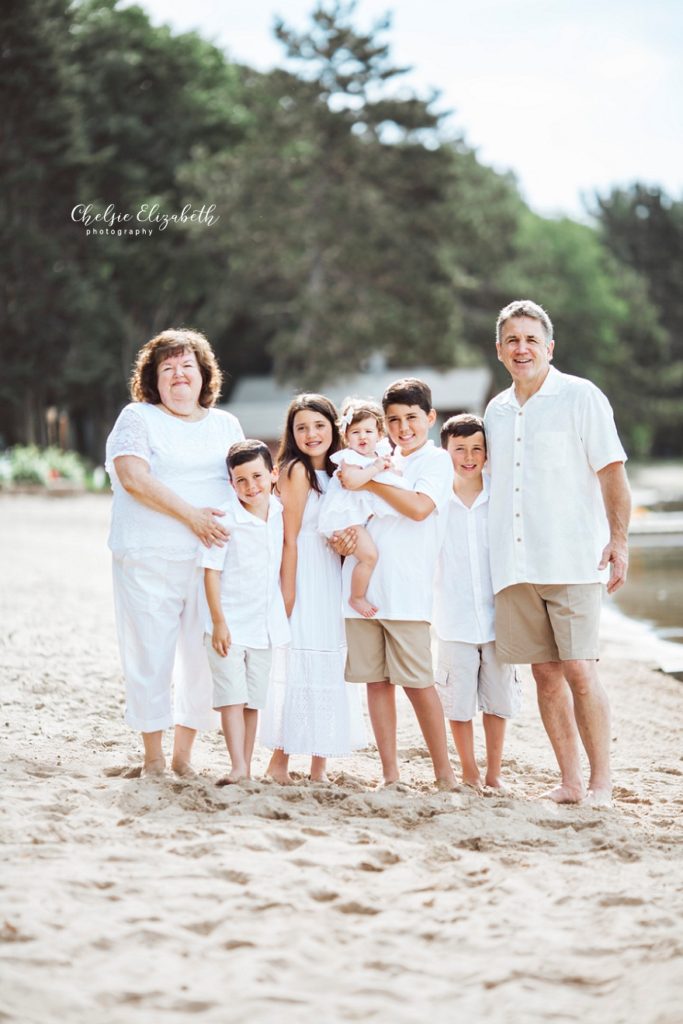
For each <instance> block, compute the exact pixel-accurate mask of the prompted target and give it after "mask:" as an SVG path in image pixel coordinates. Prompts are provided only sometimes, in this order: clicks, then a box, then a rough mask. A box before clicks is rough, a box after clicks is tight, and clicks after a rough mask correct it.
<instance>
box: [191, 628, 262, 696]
mask: <svg viewBox="0 0 683 1024" xmlns="http://www.w3.org/2000/svg"><path fill="white" fill-rule="evenodd" d="M204 646H205V648H206V653H207V656H208V659H209V668H210V669H211V675H212V676H213V707H214V710H218V709H219V708H225V707H229V706H231V705H232V704H246V706H247V707H248V708H252V709H253V710H255V711H262V710H263V708H264V707H265V706H266V694H267V693H268V680H269V679H270V664H271V661H272V657H273V654H272V651H271V650H270V649H269V648H265V649H261V648H256V647H240V645H239V644H231V645H230V647H229V649H228V653H227V655H226V656H225V657H222V655H220V654H219V653H218V651H215V650H214V649H213V647H212V646H211V635H210V634H209V633H205V634H204Z"/></svg>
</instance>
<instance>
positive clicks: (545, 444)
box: [533, 430, 569, 473]
mask: <svg viewBox="0 0 683 1024" xmlns="http://www.w3.org/2000/svg"><path fill="white" fill-rule="evenodd" d="M568 447H569V436H568V434H567V431H566V430H544V431H543V433H539V434H536V436H535V437H534V448H533V451H534V457H533V463H534V469H537V470H538V471H539V472H542V473H551V472H553V471H555V470H558V469H564V468H565V467H566V465H567V453H568Z"/></svg>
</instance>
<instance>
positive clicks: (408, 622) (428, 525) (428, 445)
mask: <svg viewBox="0 0 683 1024" xmlns="http://www.w3.org/2000/svg"><path fill="white" fill-rule="evenodd" d="M382 406H383V409H384V418H385V422H386V427H387V433H388V435H389V438H390V440H391V441H392V442H393V444H394V445H396V451H395V453H394V462H395V466H396V469H397V470H399V471H400V472H401V473H402V475H403V479H404V480H405V481H406V482H407V483H408V484H410V490H402V489H400V488H398V487H391V486H389V485H387V484H381V483H378V482H377V481H370V482H367V483H363V484H359V483H358V480H357V479H356V480H354V473H357V467H354V466H343V467H342V469H341V470H340V477H341V480H342V483H343V484H344V486H346V487H348V488H349V489H350V490H359V489H362V488H364V489H366V490H368V491H370V492H372V493H373V494H378V495H379V496H380V497H381V498H383V499H384V500H385V501H386V502H387V503H388V504H389V505H391V506H392V508H394V509H395V510H396V511H397V512H398V513H400V514H399V515H388V516H375V517H373V518H372V519H370V521H369V523H368V526H367V530H368V532H369V533H370V535H371V537H372V539H373V541H374V543H375V544H376V546H377V550H378V552H379V558H378V561H377V566H376V568H375V570H374V572H373V574H372V578H371V580H370V584H369V586H368V592H367V599H368V601H369V602H370V603H371V604H372V605H374V606H376V607H377V615H376V617H375V618H372V619H366V618H363V617H362V616H360V615H359V614H358V613H357V612H356V611H355V610H354V609H353V608H351V607H350V606H349V604H348V597H349V593H350V581H351V573H352V571H353V566H354V562H355V559H354V558H353V557H349V558H347V559H346V562H345V564H344V569H343V580H344V597H345V602H344V607H345V615H346V635H347V641H348V659H347V666H346V679H347V681H348V682H354V683H366V684H367V688H368V707H369V711H370V719H371V722H372V727H373V731H374V734H375V739H376V741H377V747H378V750H379V755H380V758H381V761H382V769H383V774H384V782H385V784H390V783H393V782H397V781H398V778H399V770H398V757H397V750H396V703H395V701H396V690H395V688H396V686H402V687H403V689H404V691H405V693H406V695H407V697H408V699H409V700H410V702H411V704H412V705H413V708H414V710H415V714H416V716H417V719H418V722H419V725H420V728H421V730H422V734H423V736H424V738H425V742H426V744H427V747H428V749H429V753H430V755H431V758H432V763H433V765H434V774H435V776H436V783H437V786H439V788H443V789H454V788H455V786H456V782H455V775H454V773H453V769H452V767H451V764H450V761H449V759H448V746H447V743H446V730H445V727H444V721H443V713H442V710H441V705H440V703H439V699H438V697H437V694H436V688H435V686H434V674H433V668H432V657H431V645H430V633H429V624H430V620H431V614H432V596H433V595H432V588H433V582H434V572H435V569H436V562H437V558H438V553H439V549H440V547H441V543H442V541H443V536H444V532H445V526H446V519H445V515H444V512H445V511H446V509H447V506H448V500H449V497H450V494H451V487H452V483H453V466H452V464H451V461H450V459H449V457H448V455H447V453H446V452H444V451H442V450H441V449H440V448H436V447H435V446H434V443H433V441H430V440H429V428H430V427H431V426H432V425H433V423H434V421H435V418H436V413H435V411H434V409H433V408H432V396H431V392H430V390H429V387H428V386H427V385H426V384H425V383H424V382H423V381H421V380H417V379H416V378H405V379H403V380H398V381H395V383H393V384H392V385H391V386H390V387H388V388H387V390H386V391H385V393H384V397H383V399H382Z"/></svg>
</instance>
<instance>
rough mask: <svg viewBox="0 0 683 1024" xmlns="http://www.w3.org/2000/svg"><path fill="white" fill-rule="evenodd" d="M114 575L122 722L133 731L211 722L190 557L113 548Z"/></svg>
mask: <svg viewBox="0 0 683 1024" xmlns="http://www.w3.org/2000/svg"><path fill="white" fill-rule="evenodd" d="M113 579H114V611H115V615H116V629H117V633H118V640H119V652H120V655H121V665H122V667H123V674H124V677H125V681H126V714H125V719H126V722H127V723H128V725H130V726H131V727H132V728H133V729H137V730H138V731H139V732H156V731H157V730H158V729H167V728H168V727H169V726H171V725H185V726H187V727H188V728H189V729H211V728H218V716H217V715H216V714H215V712H213V711H212V710H211V697H212V685H211V673H210V671H209V664H208V661H207V659H206V652H205V651H204V647H203V636H204V622H203V616H202V614H201V610H202V601H201V599H202V590H201V587H202V571H201V569H200V568H199V567H198V566H197V562H196V560H195V559H192V560H190V561H183V562H171V561H167V560H165V559H163V558H158V557H151V558H132V557H130V556H128V555H123V556H119V555H115V556H114V561H113ZM171 681H173V704H172V705H171Z"/></svg>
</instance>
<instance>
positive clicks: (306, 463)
mask: <svg viewBox="0 0 683 1024" xmlns="http://www.w3.org/2000/svg"><path fill="white" fill-rule="evenodd" d="M303 411H310V412H317V413H320V415H321V416H324V417H325V419H326V420H327V421H328V423H329V424H330V426H331V427H332V444H331V445H330V447H329V450H328V452H327V454H326V456H325V472H326V473H327V475H328V476H332V475H333V474H334V472H335V470H336V468H337V467H336V466H335V464H334V462H332V460H331V459H330V455H334V453H335V452H338V451H339V449H340V448H341V444H340V441H339V428H338V426H337V410H336V409H335V407H334V406H333V405H332V402H331V401H330V400H329V398H325V396H324V395H316V394H303V395H297V396H296V398H294V399H293V400H292V402H291V403H290V405H289V409H288V410H287V419H286V421H285V430H284V433H283V435H282V439H281V441H280V449H279V451H278V453H277V465H278V469H279V470H280V472H282V471H283V470H284V471H285V472H286V473H287V476H289V474H290V473H291V471H292V466H293V465H294V463H295V462H300V463H301V464H302V466H303V467H304V469H305V470H306V476H307V477H308V482H309V484H310V485H311V488H312V489H313V490H314V491H317V493H318V494H322V488H321V486H320V484H319V483H318V478H317V476H316V475H315V469H314V468H313V463H312V462H311V457H310V455H307V454H306V453H305V452H302V451H301V449H300V448H299V447H298V445H297V443H296V441H295V439H294V417H295V416H296V414H297V413H298V412H303Z"/></svg>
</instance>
